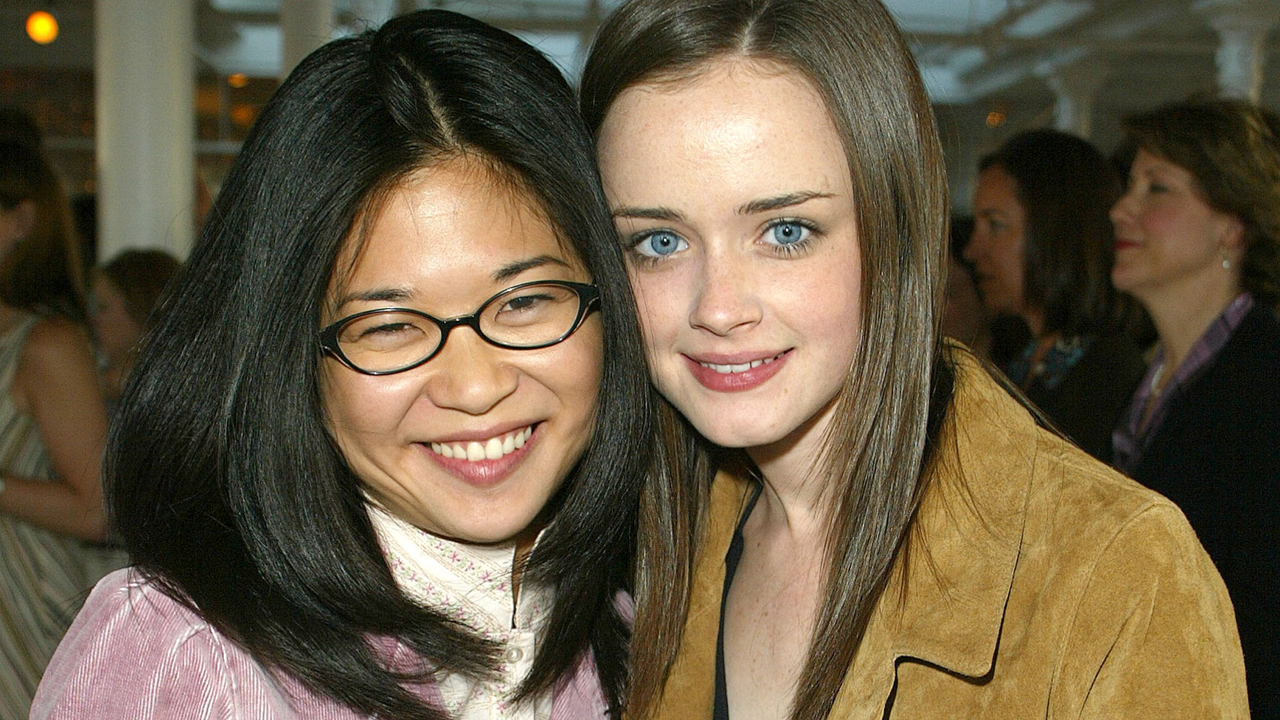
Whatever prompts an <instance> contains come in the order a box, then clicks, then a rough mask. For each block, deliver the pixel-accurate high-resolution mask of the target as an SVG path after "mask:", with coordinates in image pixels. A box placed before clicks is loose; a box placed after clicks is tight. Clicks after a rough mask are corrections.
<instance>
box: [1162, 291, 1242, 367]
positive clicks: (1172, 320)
mask: <svg viewBox="0 0 1280 720" xmlns="http://www.w3.org/2000/svg"><path fill="white" fill-rule="evenodd" d="M1196 291H1197V292H1196V293H1194V294H1190V295H1188V294H1173V293H1167V294H1164V295H1159V296H1155V297H1151V296H1149V295H1148V296H1144V297H1141V298H1139V299H1140V300H1141V301H1142V304H1143V305H1144V306H1145V307H1146V308H1147V312H1148V313H1150V314H1151V322H1152V323H1153V324H1154V325H1155V326H1156V332H1157V333H1158V334H1159V335H1160V346H1161V347H1162V348H1163V349H1164V364H1165V371H1166V373H1167V374H1170V375H1171V374H1172V373H1173V372H1174V371H1176V370H1177V368H1178V366H1179V365H1180V364H1182V361H1183V360H1184V359H1185V358H1186V357H1187V353H1189V352H1191V348H1192V347H1193V346H1195V344H1196V341H1197V340H1199V339H1200V336H1201V335H1204V331H1205V330H1208V329H1209V326H1210V325H1211V324H1213V321H1214V320H1215V319H1216V318H1217V317H1218V316H1219V315H1221V314H1222V311H1223V310H1225V309H1226V307H1227V305H1230V304H1231V301H1232V300H1234V299H1235V298H1236V296H1237V295H1239V294H1240V285H1239V283H1238V282H1232V283H1229V284H1222V285H1220V286H1218V287H1214V288H1196Z"/></svg>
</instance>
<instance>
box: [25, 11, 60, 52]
mask: <svg viewBox="0 0 1280 720" xmlns="http://www.w3.org/2000/svg"><path fill="white" fill-rule="evenodd" d="M27 37H29V38H31V39H32V40H34V41H36V42H38V43H40V44H41V45H48V44H49V43H51V42H53V41H54V40H57V39H58V19H57V18H55V17H54V16H53V14H52V13H48V12H45V11H44V10H37V11H35V12H33V13H31V14H30V15H28V16H27Z"/></svg>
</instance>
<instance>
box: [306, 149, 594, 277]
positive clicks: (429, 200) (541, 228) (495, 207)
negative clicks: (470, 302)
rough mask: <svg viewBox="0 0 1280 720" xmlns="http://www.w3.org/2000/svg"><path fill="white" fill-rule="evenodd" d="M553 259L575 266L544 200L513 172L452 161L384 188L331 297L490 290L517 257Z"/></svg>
mask: <svg viewBox="0 0 1280 720" xmlns="http://www.w3.org/2000/svg"><path fill="white" fill-rule="evenodd" d="M541 256H546V257H551V258H555V259H558V260H561V261H562V262H564V263H568V264H571V265H577V264H578V263H576V262H575V261H576V258H575V257H574V255H573V253H572V251H571V250H570V249H569V246H568V245H567V243H565V242H563V241H562V238H561V237H560V233H559V232H558V231H557V229H556V228H555V226H554V225H553V223H552V222H551V221H550V220H549V219H548V216H547V213H546V211H545V209H544V208H543V206H542V203H541V202H540V201H539V200H538V199H537V198H536V197H535V196H534V194H533V193H531V192H529V191H527V190H526V189H525V188H524V187H523V186H522V185H521V184H520V183H519V182H518V181H516V180H514V179H513V178H512V176H511V174H510V173H507V172H503V171H499V170H495V169H494V168H493V167H492V165H491V164H490V163H487V162H484V161H482V160H476V159H469V158H459V159H450V160H446V161H444V162H441V163H437V164H434V165H432V166H430V167H426V168H423V169H420V170H418V171H415V172H413V173H411V174H409V175H407V176H406V177H405V178H403V179H402V180H400V181H399V182H397V183H395V184H394V185H392V186H391V187H390V188H388V189H387V190H385V191H383V192H382V193H380V195H379V197H378V198H377V202H376V203H374V204H372V207H371V208H370V209H369V210H368V211H366V213H365V215H364V217H363V218H362V219H361V221H360V222H358V223H357V229H356V231H355V232H353V233H352V235H351V237H349V238H348V239H347V242H346V247H345V248H344V249H343V252H342V254H341V255H340V258H339V264H338V268H337V271H336V272H335V273H334V279H333V282H332V283H331V295H333V296H334V298H335V299H336V298H340V297H342V296H344V295H346V294H348V293H352V292H356V293H358V292H365V291H368V290H370V289H381V288H396V289H403V290H405V291H406V292H408V293H409V294H420V295H428V294H431V293H432V292H436V291H439V290H441V289H443V290H445V291H447V290H450V289H453V290H458V291H459V292H460V293H461V291H463V290H465V289H468V288H471V289H476V288H478V290H477V291H478V292H486V291H487V290H489V289H491V288H492V287H494V286H496V285H498V284H500V283H501V278H496V277H495V273H496V272H498V271H499V270H501V269H502V268H504V267H507V266H509V265H510V264H511V263H513V262H518V261H521V260H525V259H529V258H533V257H541Z"/></svg>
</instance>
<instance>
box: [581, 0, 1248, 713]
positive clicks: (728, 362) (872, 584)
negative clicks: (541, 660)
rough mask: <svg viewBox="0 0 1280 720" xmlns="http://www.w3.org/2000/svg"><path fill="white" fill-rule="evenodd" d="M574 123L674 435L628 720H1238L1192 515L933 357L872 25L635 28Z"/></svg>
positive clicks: (911, 75) (937, 158)
mask: <svg viewBox="0 0 1280 720" xmlns="http://www.w3.org/2000/svg"><path fill="white" fill-rule="evenodd" d="M581 99H582V101H581V102H582V106H583V111H584V116H585V118H586V120H587V124H588V127H590V128H591V129H592V131H593V132H594V133H595V134H596V138H597V151H598V157H599V161H600V166H601V177H602V179H603V181H604V186H605V190H606V194H607V196H608V198H609V201H610V204H611V206H612V209H613V214H614V218H615V223H616V225H617V226H618V228H619V231H620V234H621V237H622V238H623V244H624V245H625V246H626V247H627V248H628V253H627V263H628V269H629V271H630V277H631V281H632V285H633V288H634V290H635V293H636V302H637V305H638V306H639V308H640V313H641V326H642V328H643V332H644V336H645V341H646V345H647V349H648V356H649V362H650V367H651V372H652V375H653V379H654V382H655V384H656V386H657V388H658V389H659V390H660V391H661V393H662V394H663V396H664V397H665V398H666V399H667V400H668V401H669V402H670V405H671V407H672V408H674V411H678V412H679V414H680V415H682V416H683V419H684V420H685V421H687V425H685V424H681V423H678V422H677V421H676V419H675V418H671V417H668V418H667V419H668V420H670V421H671V422H670V424H669V425H668V430H667V432H665V433H664V437H665V438H667V439H668V440H670V441H671V442H668V443H666V444H665V447H664V448H663V449H664V451H665V452H668V453H670V457H669V458H668V460H667V462H666V463H664V464H663V466H664V467H665V468H666V469H668V470H669V472H668V473H666V474H665V475H659V476H657V477H656V478H655V483H654V487H653V492H652V495H651V496H650V499H649V500H648V502H649V511H648V512H646V513H644V514H642V516H641V517H642V524H641V526H640V545H639V554H638V557H637V560H636V567H637V573H636V587H635V590H636V593H635V597H636V606H637V615H636V625H635V642H634V644H633V645H634V653H633V668H634V670H633V678H632V685H631V689H630V696H629V699H628V705H627V710H628V712H629V713H630V714H631V715H632V716H633V717H636V718H646V717H648V718H671V719H672V720H676V719H680V720H684V719H685V718H712V717H714V718H733V720H751V719H752V718H763V719H768V720H779V719H780V718H793V719H796V720H799V719H803V720H818V719H819V718H827V717H831V718H841V719H843V718H896V719H899V720H901V719H903V718H931V719H932V718H973V717H982V718H1055V719H1056V718H1062V719H1065V718H1093V717H1125V718H1138V717H1162V718H1169V717H1178V718H1193V717H1194V718H1205V717H1214V718H1220V717H1231V718H1243V717H1246V716H1247V712H1248V709H1247V707H1246V705H1245V692H1244V679H1243V678H1244V670H1243V666H1242V663H1241V656H1240V645H1239V640H1238V638H1237V636H1236V632H1235V627H1234V624H1233V622H1232V615H1231V604H1230V600H1229V599H1228V597H1227V594H1226V591H1225V588H1224V587H1223V584H1222V581H1221V579H1220V578H1219V577H1218V576H1217V574H1216V573H1215V572H1214V568H1213V564H1212V563H1211V562H1210V560H1209V558H1208V556H1207V555H1205V553H1204V550H1203V549H1201V547H1200V546H1199V544H1198V543H1197V542H1196V538H1195V535H1194V533H1193V532H1192V531H1191V528H1190V527H1188V525H1187V523H1186V521H1185V519H1184V518H1183V517H1182V515H1181V514H1180V513H1179V512H1178V510H1177V508H1175V507H1174V506H1173V505H1172V504H1171V503H1169V502H1168V501H1166V500H1164V499H1163V498H1160V497H1159V496H1157V495H1156V494H1155V493H1152V492H1150V491H1149V490H1146V489H1144V488H1142V487H1140V486H1138V485H1137V484H1136V483H1133V482H1131V481H1128V480H1126V479H1124V478H1123V477H1121V476H1119V475H1118V474H1116V473H1114V472H1112V471H1110V470H1108V469H1107V468H1106V467H1105V466H1103V465H1102V464H1101V463H1098V462H1096V461H1094V460H1093V459H1092V458H1090V457H1089V456H1087V455H1086V454H1085V453H1083V452H1082V451H1081V450H1079V449H1078V448H1075V447H1074V446H1072V445H1071V444H1069V443H1068V442H1066V441H1065V440H1063V439H1062V438H1060V437H1058V436H1057V435H1056V434H1054V433H1052V432H1049V431H1047V430H1045V429H1044V428H1042V427H1039V426H1038V425H1037V423H1036V421H1035V418H1034V417H1033V415H1032V414H1031V413H1030V412H1028V410H1027V409H1026V408H1025V407H1023V406H1022V405H1020V404H1019V403H1018V402H1017V401H1016V400H1014V398H1012V397H1010V395H1009V394H1008V393H1006V392H1005V390H1004V389H1003V388H1002V387H1001V386H1000V385H998V384H997V382H996V381H995V380H994V379H993V378H992V377H990V376H988V375H987V374H986V373H985V372H984V371H983V370H982V367H981V366H980V365H979V364H978V363H977V362H976V361H975V360H974V359H973V357H972V356H970V355H968V354H967V353H966V352H965V351H963V350H961V349H959V348H956V347H954V346H948V345H946V344H944V343H943V341H942V339H941V338H940V337H939V333H938V327H939V324H940V318H939V314H940V311H941V305H942V301H943V289H944V284H945V271H944V268H945V267H946V259H947V250H946V234H947V227H946V226H947V215H948V213H947V192H946V178H945V174H944V167H945V164H944V162H943V157H942V151H941V148H940V146H939V142H938V137H937V133H936V130H935V128H934V122H933V114H932V111H931V110H930V107H929V103H928V98H927V96H926V95H925V92H924V87H923V83H922V82H921V80H920V76H919V73H918V72H917V70H916V67H915V64H914V62H913V60H912V57H911V53H910V51H909V49H908V47H907V44H906V43H905V42H904V40H903V38H902V37H901V35H900V34H899V32H898V30H897V28H896V27H895V25H894V23H893V20H892V18H891V17H890V15H889V13H888V11H887V10H886V9H885V8H884V7H883V6H882V5H881V4H880V3H879V2H876V1H875V0H712V1H711V2H700V3H691V2H687V0H633V1H631V2H626V3H623V4H622V5H621V6H620V8H619V9H618V10H617V11H615V13H614V15H613V16H611V17H610V19H609V20H607V21H606V22H605V24H604V26H603V27H602V28H601V31H600V33H599V35H598V36H597V39H596V42H595V45H594V46H593V48H592V50H591V55H590V57H589V59H588V61H587V63H586V69H585V72H584V75H583V80H582V86H581ZM672 414H674V413H672ZM687 427H691V428H692V429H693V430H696V431H697V433H698V434H697V435H693V434H692V433H690V432H687V431H686V430H685V428H687ZM717 469H718V470H719V471H720V472H719V473H718V474H715V473H714V471H715V470H717ZM713 475H714V477H713Z"/></svg>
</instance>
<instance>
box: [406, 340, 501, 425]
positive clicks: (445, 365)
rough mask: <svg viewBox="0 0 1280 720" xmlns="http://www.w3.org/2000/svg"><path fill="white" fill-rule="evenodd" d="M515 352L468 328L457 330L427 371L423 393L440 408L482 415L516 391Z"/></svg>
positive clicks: (430, 363)
mask: <svg viewBox="0 0 1280 720" xmlns="http://www.w3.org/2000/svg"><path fill="white" fill-rule="evenodd" d="M512 352H519V351H515V350H504V349H502V348H498V347H494V346H493V345H490V344H489V343H487V342H485V341H484V340H483V339H481V338H480V336H479V335H477V334H476V332H475V330H472V329H471V328H469V327H458V328H454V330H453V332H451V333H450V334H449V339H448V342H446V343H445V345H444V347H443V348H441V349H440V354H438V355H436V356H435V357H434V358H432V359H431V360H430V362H428V363H427V364H426V365H425V367H426V368H427V370H428V372H429V373H430V377H428V379H427V382H426V385H425V387H424V390H423V392H424V393H425V395H426V396H427V398H428V399H429V400H430V401H431V402H432V404H434V405H436V406H437V407H441V408H447V409H450V410H458V411H460V412H464V413H466V414H468V415H483V414H485V413H487V412H489V411H490V410H492V409H493V408H494V407H496V406H497V405H498V404H499V403H501V402H502V401H503V400H504V399H505V398H507V397H509V396H510V395H511V394H513V393H514V392H515V391H516V387H517V386H518V385H519V383H520V374H519V371H518V370H517V369H516V368H515V366H513V365H512V364H511V363H510V362H508V356H509V354H510V353H512Z"/></svg>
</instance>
